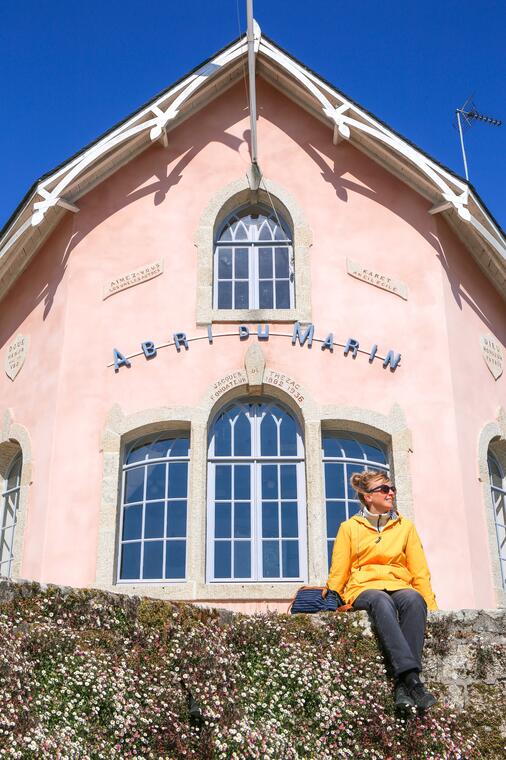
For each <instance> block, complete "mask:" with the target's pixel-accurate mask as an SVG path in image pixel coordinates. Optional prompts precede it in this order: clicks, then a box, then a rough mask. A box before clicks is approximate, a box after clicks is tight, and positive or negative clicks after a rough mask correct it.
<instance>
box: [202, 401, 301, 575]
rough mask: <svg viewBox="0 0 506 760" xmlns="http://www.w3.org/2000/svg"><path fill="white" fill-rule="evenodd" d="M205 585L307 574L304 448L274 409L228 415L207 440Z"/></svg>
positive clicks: (232, 410)
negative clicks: (212, 582) (216, 582)
mask: <svg viewBox="0 0 506 760" xmlns="http://www.w3.org/2000/svg"><path fill="white" fill-rule="evenodd" d="M207 515H208V519H207V578H208V580H209V581H289V580H290V581H291V580H302V579H303V578H304V576H305V574H306V551H307V549H306V509H305V483H304V446H303V441H302V436H301V433H300V430H299V426H298V424H297V422H296V421H295V419H294V417H293V416H292V414H291V413H290V412H289V411H287V410H286V409H284V408H283V407H281V406H280V405H278V404H277V403H274V402H269V401H260V402H252V401H245V402H244V403H234V404H233V405H232V406H229V407H227V408H225V409H224V410H223V411H222V412H221V413H220V414H219V416H218V417H217V418H216V420H215V422H214V424H213V426H212V428H211V430H210V438H209V476H208V513H207Z"/></svg>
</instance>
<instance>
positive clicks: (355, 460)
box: [322, 431, 389, 568]
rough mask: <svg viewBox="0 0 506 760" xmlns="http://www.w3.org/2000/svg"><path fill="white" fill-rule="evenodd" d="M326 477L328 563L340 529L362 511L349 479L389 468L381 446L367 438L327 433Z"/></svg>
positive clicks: (323, 438) (325, 436) (325, 447)
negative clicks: (360, 474) (342, 524)
mask: <svg viewBox="0 0 506 760" xmlns="http://www.w3.org/2000/svg"><path fill="white" fill-rule="evenodd" d="M322 453H323V473H324V481H325V482H324V487H325V506H326V518H327V519H326V522H327V561H328V567H329V568H330V563H331V560H332V549H333V548H334V539H335V537H336V535H337V531H338V530H339V526H340V525H341V523H342V522H344V521H345V520H348V519H349V518H350V517H352V516H353V515H354V514H356V513H357V512H358V511H359V510H360V502H359V500H358V498H357V495H356V493H355V491H354V490H353V488H352V487H351V486H350V478H351V476H352V475H353V473H354V472H362V471H363V470H379V471H380V472H385V473H388V471H389V466H388V460H387V456H386V452H385V449H384V447H383V445H382V444H381V443H379V442H378V441H375V440H374V439H372V438H367V437H365V436H359V435H356V436H353V435H351V434H350V433H347V432H346V433H345V432H335V433H334V432H328V431H327V432H324V433H323V436H322Z"/></svg>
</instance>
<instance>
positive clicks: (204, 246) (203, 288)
mask: <svg viewBox="0 0 506 760" xmlns="http://www.w3.org/2000/svg"><path fill="white" fill-rule="evenodd" d="M263 181H264V183H266V184H265V186H266V187H267V189H268V191H269V192H268V193H267V192H266V190H265V189H262V188H260V189H259V190H257V191H252V190H251V189H250V186H249V184H248V181H247V179H246V177H244V178H241V179H238V180H236V181H235V182H231V183H230V184H228V185H226V186H225V187H223V188H221V189H220V190H219V191H218V192H217V193H216V194H215V195H214V196H213V197H212V198H211V200H210V201H209V203H208V205H207V207H206V209H205V210H204V212H203V214H202V216H201V218H200V222H199V225H198V228H197V230H196V233H195V239H194V242H195V247H196V248H197V315H196V323H197V326H198V327H205V326H206V325H208V324H212V323H213V322H301V323H302V324H308V323H309V322H311V279H310V275H311V272H310V266H309V249H310V248H311V245H312V241H313V235H312V232H311V229H310V227H309V225H308V223H307V221H306V219H305V216H304V214H303V212H302V210H301V208H300V207H299V205H298V204H297V202H296V201H295V199H294V198H293V197H292V196H291V195H290V193H288V192H287V191H286V190H285V189H284V188H283V187H282V186H281V185H278V184H277V183H275V182H272V180H268V181H266V180H263ZM259 202H260V203H262V204H264V205H266V206H267V207H268V208H271V205H273V206H274V208H275V209H276V211H277V212H278V213H279V214H280V215H281V216H282V217H283V218H284V219H285V220H286V221H287V222H288V224H289V225H290V227H291V229H292V231H293V254H294V269H295V308H293V309H213V260H214V238H215V232H216V229H217V228H218V227H219V226H220V225H221V224H222V222H223V221H224V220H225V219H226V217H227V216H229V215H230V214H231V213H232V211H234V209H236V208H238V207H240V206H244V205H245V204H247V203H259Z"/></svg>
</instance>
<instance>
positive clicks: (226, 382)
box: [211, 369, 248, 401]
mask: <svg viewBox="0 0 506 760" xmlns="http://www.w3.org/2000/svg"><path fill="white" fill-rule="evenodd" d="M247 382H248V378H247V376H246V372H244V370H242V369H241V370H237V371H236V372H230V373H229V374H228V375H225V377H222V378H221V380H217V381H216V382H215V383H214V385H213V389H212V391H211V401H216V400H217V399H219V398H220V396H223V395H224V394H225V393H226V392H227V391H230V390H232V388H237V386H239V385H246V384H247Z"/></svg>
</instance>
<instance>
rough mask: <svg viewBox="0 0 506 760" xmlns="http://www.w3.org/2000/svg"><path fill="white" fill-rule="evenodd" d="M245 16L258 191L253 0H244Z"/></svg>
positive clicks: (253, 174) (253, 171)
mask: <svg viewBox="0 0 506 760" xmlns="http://www.w3.org/2000/svg"><path fill="white" fill-rule="evenodd" d="M246 14H247V19H248V26H247V40H248V79H249V115H250V131H251V178H250V182H251V184H252V187H251V189H252V190H258V188H259V186H260V180H261V178H262V174H261V171H260V167H259V166H258V149H257V96H256V79H255V36H254V28H253V0H246Z"/></svg>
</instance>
